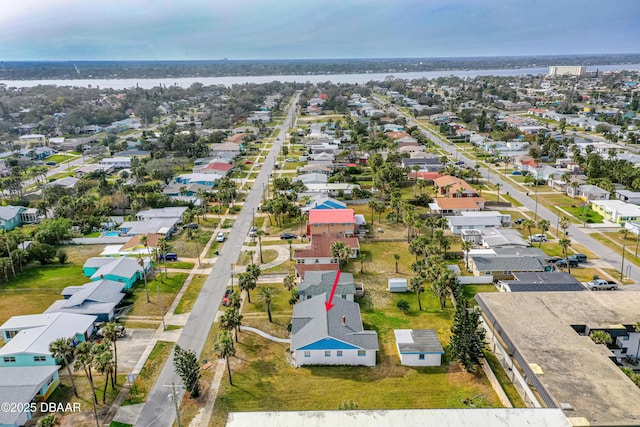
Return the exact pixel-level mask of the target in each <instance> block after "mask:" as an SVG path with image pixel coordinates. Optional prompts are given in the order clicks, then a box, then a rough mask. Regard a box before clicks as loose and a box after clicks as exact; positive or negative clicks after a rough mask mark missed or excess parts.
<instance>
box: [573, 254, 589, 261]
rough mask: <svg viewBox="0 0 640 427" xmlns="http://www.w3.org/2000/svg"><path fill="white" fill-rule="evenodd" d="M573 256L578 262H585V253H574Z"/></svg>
mask: <svg viewBox="0 0 640 427" xmlns="http://www.w3.org/2000/svg"><path fill="white" fill-rule="evenodd" d="M573 256H574V257H576V259H577V260H578V262H587V256H586V255H585V254H574V255H573Z"/></svg>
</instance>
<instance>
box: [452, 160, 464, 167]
mask: <svg viewBox="0 0 640 427" xmlns="http://www.w3.org/2000/svg"><path fill="white" fill-rule="evenodd" d="M454 165H456V166H462V165H464V162H463V161H462V160H458V161H457V162H455V163H454Z"/></svg>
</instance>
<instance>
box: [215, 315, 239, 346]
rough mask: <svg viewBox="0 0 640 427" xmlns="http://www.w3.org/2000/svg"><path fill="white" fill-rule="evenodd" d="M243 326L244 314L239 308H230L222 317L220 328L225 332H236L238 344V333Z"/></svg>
mask: <svg viewBox="0 0 640 427" xmlns="http://www.w3.org/2000/svg"><path fill="white" fill-rule="evenodd" d="M241 324H242V314H240V311H239V310H238V308H237V307H230V308H229V309H227V311H225V312H224V313H223V314H222V316H220V328H222V329H223V330H225V331H233V330H235V332H236V342H238V332H239V329H240V325H241Z"/></svg>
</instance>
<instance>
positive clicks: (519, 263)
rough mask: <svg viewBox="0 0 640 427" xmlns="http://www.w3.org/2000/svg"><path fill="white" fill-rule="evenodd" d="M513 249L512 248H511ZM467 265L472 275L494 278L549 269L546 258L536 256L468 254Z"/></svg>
mask: <svg viewBox="0 0 640 427" xmlns="http://www.w3.org/2000/svg"><path fill="white" fill-rule="evenodd" d="M511 250H513V249H511ZM469 267H470V269H471V271H472V272H473V275H474V276H485V275H491V276H493V277H494V279H512V278H513V273H517V272H542V271H551V267H550V266H549V265H548V264H547V262H546V260H545V259H544V258H542V257H537V256H519V255H516V254H514V255H512V256H484V255H472V254H471V253H470V254H469Z"/></svg>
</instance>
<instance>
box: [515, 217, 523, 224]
mask: <svg viewBox="0 0 640 427" xmlns="http://www.w3.org/2000/svg"><path fill="white" fill-rule="evenodd" d="M523 222H524V218H518V219H516V220H514V221H513V223H514V224H522V223H523Z"/></svg>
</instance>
